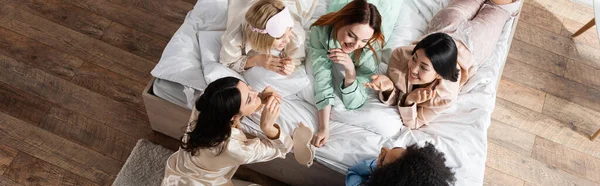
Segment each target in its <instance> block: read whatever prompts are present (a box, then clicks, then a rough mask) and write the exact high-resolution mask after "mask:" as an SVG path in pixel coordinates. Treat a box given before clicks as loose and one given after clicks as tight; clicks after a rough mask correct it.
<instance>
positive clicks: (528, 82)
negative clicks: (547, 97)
mask: <svg viewBox="0 0 600 186" xmlns="http://www.w3.org/2000/svg"><path fill="white" fill-rule="evenodd" d="M502 77H503V78H508V79H510V80H513V81H517V82H520V83H521V84H523V85H525V86H529V87H531V88H535V89H538V90H542V91H544V92H546V93H548V94H552V95H555V96H557V97H560V98H562V99H566V100H568V101H571V102H573V103H577V104H580V105H582V106H585V107H588V108H591V109H593V110H596V111H600V96H598V95H600V89H596V88H593V87H590V86H586V85H582V84H580V83H577V82H575V81H572V80H569V79H567V78H564V77H560V76H558V75H556V74H552V73H549V72H546V71H544V70H542V69H540V68H537V67H534V66H531V65H527V64H525V63H522V62H520V61H518V60H515V59H513V58H508V59H507V61H506V65H505V66H504V72H503V73H502Z"/></svg>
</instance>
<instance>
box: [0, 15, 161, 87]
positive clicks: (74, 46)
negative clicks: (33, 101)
mask: <svg viewBox="0 0 600 186" xmlns="http://www.w3.org/2000/svg"><path fill="white" fill-rule="evenodd" d="M0 26H2V27H5V28H8V29H10V30H12V31H14V32H17V33H20V34H22V35H24V36H26V37H29V38H32V39H34V40H36V41H39V42H41V43H44V44H46V45H48V46H51V47H54V48H56V49H58V50H61V51H63V52H65V53H68V54H70V55H73V56H76V57H79V58H81V59H83V60H85V61H87V62H91V63H94V64H96V65H99V66H102V67H104V68H106V69H108V70H110V71H113V72H116V73H118V74H121V75H124V76H125V77H129V78H131V79H134V80H136V81H138V82H140V83H146V82H148V81H150V79H151V75H150V73H149V72H150V71H151V70H152V69H153V68H154V63H153V62H150V61H148V60H146V59H144V58H141V57H139V56H136V55H134V54H131V53H128V52H126V51H123V50H121V49H119V48H117V47H114V46H112V45H109V44H107V43H104V42H102V41H99V40H96V39H93V38H90V37H88V36H86V35H84V34H81V33H79V32H76V31H73V30H71V29H68V28H65V27H63V26H61V25H58V24H56V23H54V22H51V21H48V20H46V19H44V18H42V17H38V16H36V15H33V14H31V13H29V12H26V11H23V10H17V11H15V12H13V15H12V16H11V18H10V19H7V17H5V19H2V20H0Z"/></svg>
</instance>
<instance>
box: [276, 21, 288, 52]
mask: <svg viewBox="0 0 600 186" xmlns="http://www.w3.org/2000/svg"><path fill="white" fill-rule="evenodd" d="M291 36H292V28H291V27H289V28H288V29H287V30H286V31H285V33H284V34H283V35H282V36H281V37H279V38H275V41H274V42H273V49H275V50H277V51H281V50H283V48H285V46H287V45H288V44H289V43H290V40H291Z"/></svg>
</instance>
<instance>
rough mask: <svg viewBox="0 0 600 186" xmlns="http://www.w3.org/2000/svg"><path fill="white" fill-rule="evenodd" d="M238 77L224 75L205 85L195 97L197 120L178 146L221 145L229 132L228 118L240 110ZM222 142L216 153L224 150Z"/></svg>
mask: <svg viewBox="0 0 600 186" xmlns="http://www.w3.org/2000/svg"><path fill="white" fill-rule="evenodd" d="M239 82H240V80H239V79H237V78H234V77H225V78H221V79H218V80H216V81H214V82H212V83H210V84H209V85H208V87H206V89H205V90H204V93H203V94H202V96H200V98H199V99H198V100H197V101H196V109H197V110H198V111H199V114H198V120H196V121H192V123H191V124H192V125H193V126H194V130H192V131H191V132H188V133H187V135H188V136H189V139H188V140H187V142H182V143H181V148H182V149H184V150H185V151H188V152H191V153H192V156H193V155H195V154H196V152H198V149H205V148H213V147H217V146H219V145H221V144H222V143H223V142H224V141H225V140H227V139H229V137H230V136H231V118H233V116H235V115H236V114H238V113H239V112H240V106H241V102H242V101H241V100H242V96H241V93H240V90H239V89H238V88H237V85H238V83H239ZM223 149H224V146H221V149H220V151H219V154H220V153H221V152H223Z"/></svg>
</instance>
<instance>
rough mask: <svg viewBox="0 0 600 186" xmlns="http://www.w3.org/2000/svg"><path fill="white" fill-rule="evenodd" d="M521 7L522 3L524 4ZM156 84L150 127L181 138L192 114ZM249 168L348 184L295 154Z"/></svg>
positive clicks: (148, 91) (299, 181)
mask: <svg viewBox="0 0 600 186" xmlns="http://www.w3.org/2000/svg"><path fill="white" fill-rule="evenodd" d="M522 6H523V1H521V7H522ZM519 15H520V14H519ZM518 22H519V17H516V18H515V21H514V22H513V24H512V31H511V33H510V37H509V38H510V40H509V41H508V45H507V46H508V50H510V46H511V44H512V39H513V36H514V34H515V31H516V28H517V23H518ZM507 58H508V53H507V55H506V56H505V58H504V61H505V63H506V59H507ZM505 63H503V64H502V66H501V69H500V73H499V74H498V81H497V82H498V83H497V85H496V89H497V88H498V86H499V85H500V79H501V78H502V71H503V70H504V64H505ZM153 83H154V78H152V80H150V82H148V85H147V86H146V88H145V89H144V92H143V94H142V95H143V98H144V105H145V106H146V112H147V113H148V119H149V120H150V125H151V126H152V129H153V130H155V131H157V132H160V133H163V134H166V135H168V136H171V137H173V138H175V139H179V138H180V137H181V136H182V135H183V131H184V130H185V127H186V125H187V121H188V118H189V116H190V113H191V111H190V110H189V109H187V108H184V107H181V106H179V105H176V104H173V103H171V102H168V101H166V100H163V99H161V98H159V97H157V96H156V95H154V93H153V92H152V85H153ZM246 167H248V168H250V169H252V170H254V171H256V172H259V173H261V174H264V175H267V176H270V177H272V178H275V179H277V180H279V181H281V182H284V183H286V184H290V185H344V181H345V180H344V177H345V175H344V174H341V173H339V172H336V171H334V170H332V169H329V168H327V167H325V166H323V165H322V164H320V163H318V162H316V161H315V162H314V164H313V165H312V166H311V167H310V168H307V167H305V166H302V165H300V164H298V163H297V162H296V160H295V159H294V156H293V154H292V153H290V154H288V155H287V157H286V158H285V159H275V160H273V161H269V162H264V163H256V164H251V165H246Z"/></svg>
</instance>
